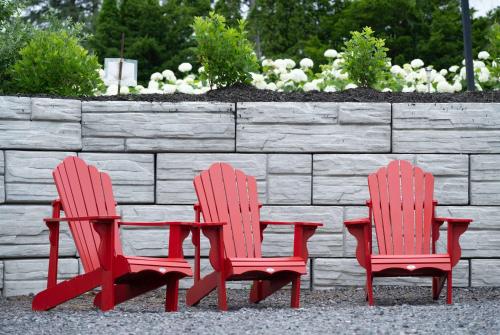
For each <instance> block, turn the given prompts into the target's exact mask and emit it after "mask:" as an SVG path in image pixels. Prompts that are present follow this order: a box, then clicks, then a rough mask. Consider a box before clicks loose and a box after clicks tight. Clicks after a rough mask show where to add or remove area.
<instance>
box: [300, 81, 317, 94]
mask: <svg viewBox="0 0 500 335" xmlns="http://www.w3.org/2000/svg"><path fill="white" fill-rule="evenodd" d="M302 89H303V90H304V92H311V91H319V88H318V85H316V83H313V82H309V83H305V84H304V87H303V88H302Z"/></svg>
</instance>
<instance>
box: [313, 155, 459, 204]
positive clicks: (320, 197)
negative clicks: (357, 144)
mask: <svg viewBox="0 0 500 335" xmlns="http://www.w3.org/2000/svg"><path fill="white" fill-rule="evenodd" d="M394 159H403V160H407V161H410V162H411V163H413V164H417V165H418V166H421V167H422V168H424V169H426V170H427V171H429V172H432V173H433V174H434V176H435V198H436V199H437V200H438V201H439V203H441V204H467V203H468V177H467V176H468V159H467V156H465V155H425V154H422V155H394V154H388V155H379V154H368V155H366V154H361V155H352V154H325V155H323V154H317V155H314V157H313V203H314V204H335V205H337V204H349V205H356V204H363V203H365V201H366V200H367V199H368V197H369V193H368V179H367V178H368V175H369V174H371V173H374V172H376V171H377V170H378V169H379V168H380V167H383V166H387V164H388V163H389V162H390V161H391V160H394Z"/></svg>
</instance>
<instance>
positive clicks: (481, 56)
mask: <svg viewBox="0 0 500 335" xmlns="http://www.w3.org/2000/svg"><path fill="white" fill-rule="evenodd" d="M477 58H479V59H485V60H486V59H488V58H490V54H489V53H488V51H481V52H480V53H479V54H478V55H477Z"/></svg>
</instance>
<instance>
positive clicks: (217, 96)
mask: <svg viewBox="0 0 500 335" xmlns="http://www.w3.org/2000/svg"><path fill="white" fill-rule="evenodd" d="M23 96H26V95H23ZM31 97H46V98H67V97H60V96H52V95H31ZM82 100H87V101H158V102H183V101H221V102H259V101H266V102H284V101H291V102H390V103H418V102H421V103H445V102H500V91H482V92H462V93H416V92H414V93H402V92H396V93H393V92H379V91H376V90H373V89H363V88H355V89H349V90H345V91H342V92H335V93H328V92H290V93H283V92H276V91H270V90H259V89H257V88H255V87H253V86H247V85H236V86H232V87H228V88H222V89H217V90H213V91H209V92H208V93H206V94H199V95H196V94H183V93H174V94H129V95H120V96H116V95H112V96H97V97H86V98H82Z"/></svg>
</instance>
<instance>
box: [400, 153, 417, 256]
mask: <svg viewBox="0 0 500 335" xmlns="http://www.w3.org/2000/svg"><path fill="white" fill-rule="evenodd" d="M399 166H400V169H401V195H402V201H403V240H404V253H405V254H408V255H412V254H414V253H415V199H414V194H415V191H414V189H413V167H412V165H411V164H410V163H409V162H407V161H400V165H399Z"/></svg>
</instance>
